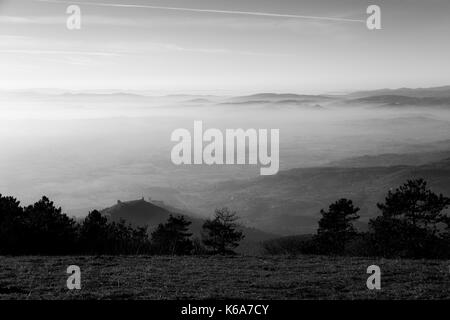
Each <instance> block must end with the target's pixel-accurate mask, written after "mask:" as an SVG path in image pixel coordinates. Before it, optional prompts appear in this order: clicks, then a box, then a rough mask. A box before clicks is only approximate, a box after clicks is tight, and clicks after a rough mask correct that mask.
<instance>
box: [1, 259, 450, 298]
mask: <svg viewBox="0 0 450 320" xmlns="http://www.w3.org/2000/svg"><path fill="white" fill-rule="evenodd" d="M72 264H75V265H78V266H79V267H80V268H81V277H82V289H81V290H73V291H70V290H68V289H67V287H66V280H67V277H68V276H69V275H68V274H66V269H67V267H68V266H69V265H72ZM372 264H376V265H378V266H379V267H380V268H381V273H382V276H381V290H373V291H371V290H368V289H367V287H366V280H367V277H368V276H369V275H368V274H366V269H367V267H368V266H369V265H372ZM449 266H450V261H437V260H436V261H435V260H388V259H369V258H347V257H324V256H298V257H281V256H280V257H272V256H270V257H247V256H233V257H220V256H213V257H207V256H205V257H195V256H194V257H166V256H98V257H90V256H58V257H37V256H31V257H0V299H228V298H229V299H233V298H234V299H449V298H450V292H449V291H450V270H449Z"/></svg>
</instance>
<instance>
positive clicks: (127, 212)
mask: <svg viewBox="0 0 450 320" xmlns="http://www.w3.org/2000/svg"><path fill="white" fill-rule="evenodd" d="M101 213H102V214H103V215H105V216H107V217H108V218H109V219H111V220H112V221H118V220H120V219H125V220H126V221H128V222H130V223H131V224H133V225H135V226H136V225H140V226H142V225H147V226H148V227H149V228H148V230H149V232H152V230H154V228H155V227H156V226H157V225H158V224H160V223H165V222H166V221H167V219H168V218H169V215H170V214H172V215H183V216H185V218H186V219H187V220H189V221H191V222H192V224H191V225H190V232H192V233H193V237H200V236H201V230H202V225H203V222H204V219H201V218H198V217H195V215H193V214H191V213H187V212H186V211H182V210H179V209H176V208H173V207H170V206H166V205H165V204H164V203H162V202H159V201H158V202H154V203H152V202H149V201H146V200H145V199H144V198H142V199H139V200H132V201H120V200H119V201H117V204H115V205H113V206H111V207H109V208H105V209H103V210H101ZM240 229H241V230H242V232H243V233H244V235H245V239H244V240H243V241H242V242H241V244H240V246H239V247H238V249H237V251H238V252H240V253H246V254H252V253H257V252H256V251H257V250H259V249H260V248H259V245H258V244H259V243H260V242H261V241H264V240H268V239H272V238H274V237H276V235H274V234H269V233H267V232H262V231H260V230H257V229H255V228H249V227H246V226H241V227H240Z"/></svg>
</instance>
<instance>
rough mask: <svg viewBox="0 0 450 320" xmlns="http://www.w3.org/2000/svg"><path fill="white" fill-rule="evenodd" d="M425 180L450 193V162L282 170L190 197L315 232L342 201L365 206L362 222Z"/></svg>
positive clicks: (278, 228) (264, 225)
mask: <svg viewBox="0 0 450 320" xmlns="http://www.w3.org/2000/svg"><path fill="white" fill-rule="evenodd" d="M420 177H421V178H425V179H426V180H427V181H428V183H429V185H430V187H431V188H432V189H433V190H434V191H436V192H441V193H443V194H446V195H450V160H443V161H440V162H436V163H432V164H426V165H421V166H405V165H402V166H389V167H383V166H377V167H360V168H357V167H355V168H345V167H317V168H301V169H292V170H287V171H282V172H280V173H279V174H277V175H275V176H266V177H258V178H255V179H249V180H243V181H229V182H223V183H218V184H215V185H214V186H208V187H207V188H203V189H202V190H195V196H194V194H192V196H191V197H189V196H186V197H185V201H186V205H187V206H189V207H190V208H191V210H194V209H195V210H197V212H205V211H207V210H209V208H214V207H221V206H225V205H227V206H230V207H231V208H233V209H235V210H237V211H238V212H239V215H240V216H241V217H243V220H244V221H245V222H246V224H247V225H251V226H254V227H256V228H258V229H261V230H264V231H268V232H273V233H278V234H284V235H289V234H308V233H314V232H315V230H316V228H317V221H318V219H319V218H320V214H319V212H320V209H322V208H326V207H327V206H328V205H329V204H330V203H332V202H334V201H336V200H337V199H339V198H350V199H352V200H353V201H354V202H355V203H356V205H357V206H359V207H360V208H361V212H360V214H361V219H360V220H361V224H360V227H361V228H364V227H365V225H366V223H367V222H368V220H369V219H370V218H371V217H373V216H376V215H378V214H379V212H378V210H377V208H376V203H377V202H380V201H382V200H383V199H384V197H385V195H386V193H387V192H388V190H389V189H391V188H396V187H398V186H399V185H401V184H403V183H404V182H405V181H406V180H407V179H412V178H420Z"/></svg>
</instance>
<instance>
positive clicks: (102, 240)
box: [80, 210, 110, 254]
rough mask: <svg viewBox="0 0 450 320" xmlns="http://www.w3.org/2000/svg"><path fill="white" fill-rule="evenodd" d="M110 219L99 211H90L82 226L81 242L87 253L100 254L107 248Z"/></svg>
mask: <svg viewBox="0 0 450 320" xmlns="http://www.w3.org/2000/svg"><path fill="white" fill-rule="evenodd" d="M109 231H110V230H109V225H108V219H107V218H106V217H105V216H103V215H102V214H101V213H100V212H99V211H97V210H94V211H92V212H90V213H89V214H88V215H87V216H86V218H85V219H84V221H83V223H82V225H81V227H80V244H81V247H82V250H83V251H84V252H85V253H90V254H100V253H104V252H105V251H106V250H107V246H108V238H109Z"/></svg>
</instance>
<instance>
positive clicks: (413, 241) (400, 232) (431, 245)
mask: <svg viewBox="0 0 450 320" xmlns="http://www.w3.org/2000/svg"><path fill="white" fill-rule="evenodd" d="M449 205H450V199H449V198H447V197H444V196H443V195H442V194H436V193H434V192H432V191H431V190H430V189H429V188H428V187H427V183H426V182H425V180H423V179H416V180H408V181H407V182H406V183H405V184H403V185H402V186H400V187H399V188H397V189H395V190H394V191H389V192H388V194H387V197H386V199H385V202H384V203H379V204H377V206H378V208H379V209H380V210H381V212H382V215H381V216H379V217H377V218H375V219H372V220H371V221H370V222H369V226H370V229H371V231H372V232H373V237H374V241H373V242H374V244H375V246H376V249H377V251H378V252H379V254H380V255H383V256H386V257H389V256H404V257H414V258H419V257H429V256H434V255H437V253H436V252H437V251H439V250H441V249H440V248H441V247H442V241H441V238H440V236H441V233H443V229H444V228H443V227H440V226H441V225H443V224H445V222H446V221H447V220H448V217H447V216H446V215H445V214H443V211H444V210H445V209H446V208H447V207H448V206H449ZM439 255H440V253H439Z"/></svg>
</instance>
